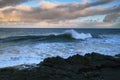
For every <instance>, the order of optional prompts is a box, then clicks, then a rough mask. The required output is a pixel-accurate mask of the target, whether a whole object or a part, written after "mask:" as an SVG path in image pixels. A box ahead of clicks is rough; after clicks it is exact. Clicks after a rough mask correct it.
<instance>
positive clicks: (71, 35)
mask: <svg viewBox="0 0 120 80" xmlns="http://www.w3.org/2000/svg"><path fill="white" fill-rule="evenodd" d="M91 37H92V35H91V34H90V33H78V32H76V31H75V30H66V31H64V32H63V33H49V34H41V35H23V36H11V37H6V38H1V39H0V42H16V41H25V40H37V41H49V40H51V41H52V40H53V41H54V40H63V41H64V40H79V39H81V40H84V39H86V38H91Z"/></svg>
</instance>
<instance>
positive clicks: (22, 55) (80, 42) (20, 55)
mask: <svg viewBox="0 0 120 80" xmlns="http://www.w3.org/2000/svg"><path fill="white" fill-rule="evenodd" d="M119 49H120V29H64V28H62V29H0V67H1V68H2V67H8V66H15V65H20V64H34V63H36V64H37V63H39V62H40V61H43V60H44V59H45V58H47V57H53V56H61V57H63V58H67V57H69V56H72V55H75V54H81V55H84V54H86V53H91V52H97V53H101V54H105V55H112V56H113V55H115V54H120V50H119Z"/></svg>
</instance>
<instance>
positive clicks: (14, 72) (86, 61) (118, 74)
mask: <svg viewBox="0 0 120 80" xmlns="http://www.w3.org/2000/svg"><path fill="white" fill-rule="evenodd" d="M27 67H28V65H27ZM29 68H31V67H28V68H26V69H22V70H19V69H16V68H4V69H0V80H120V58H114V57H112V56H106V55H101V54H97V53H94V52H93V53H89V54H86V55H85V56H81V55H78V54H77V55H74V56H71V57H69V58H68V59H63V58H61V57H59V56H57V57H52V58H46V59H45V60H44V61H43V62H41V63H39V64H38V65H37V67H34V68H33V67H32V68H31V69H29Z"/></svg>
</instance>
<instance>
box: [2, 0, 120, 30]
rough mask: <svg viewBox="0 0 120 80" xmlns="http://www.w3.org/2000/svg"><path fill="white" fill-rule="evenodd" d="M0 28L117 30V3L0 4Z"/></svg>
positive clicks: (30, 0)
mask: <svg viewBox="0 0 120 80" xmlns="http://www.w3.org/2000/svg"><path fill="white" fill-rule="evenodd" d="M23 25H24V26H23ZM0 27H1V28H2V27H77V28H120V0H0Z"/></svg>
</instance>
